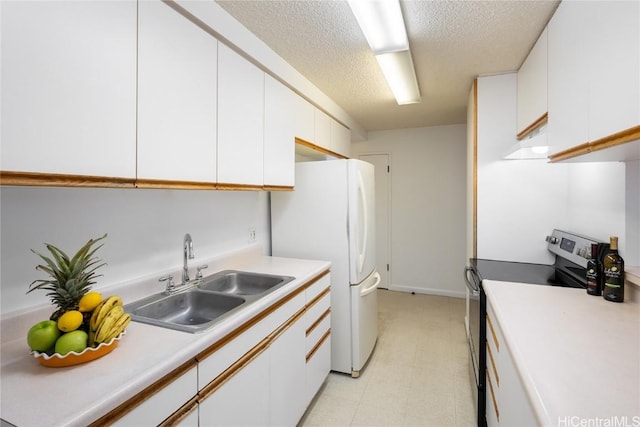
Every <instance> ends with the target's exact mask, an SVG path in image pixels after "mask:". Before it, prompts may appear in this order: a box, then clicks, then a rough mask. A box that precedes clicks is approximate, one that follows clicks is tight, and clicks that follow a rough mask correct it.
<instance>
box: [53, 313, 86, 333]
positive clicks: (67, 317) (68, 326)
mask: <svg viewBox="0 0 640 427" xmlns="http://www.w3.org/2000/svg"><path fill="white" fill-rule="evenodd" d="M82 320H83V316H82V313H80V312H79V311H78V310H70V311H67V312H66V313H65V314H63V315H62V316H60V318H59V319H58V329H60V330H61V331H62V332H70V331H75V330H76V329H78V328H79V327H80V325H82Z"/></svg>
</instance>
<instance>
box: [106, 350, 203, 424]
mask: <svg viewBox="0 0 640 427" xmlns="http://www.w3.org/2000/svg"><path fill="white" fill-rule="evenodd" d="M192 362H193V361H192ZM161 382H162V380H161ZM156 384H158V383H156ZM158 387H159V388H160V387H162V388H160V390H158V391H157V392H154V391H151V393H153V394H152V395H151V396H149V397H148V398H146V399H145V400H144V401H143V402H142V403H141V404H139V405H138V406H136V407H135V408H134V409H132V410H131V411H129V412H127V413H126V414H125V415H124V416H122V417H121V418H118V419H116V420H115V421H111V420H110V419H108V418H107V420H106V421H105V422H104V424H109V425H114V426H131V427H136V426H143V425H144V426H151V425H159V424H161V423H163V421H165V420H166V419H167V418H169V417H170V416H171V415H172V414H173V413H174V412H176V411H178V410H179V409H180V408H181V407H183V405H184V404H185V402H189V401H190V400H192V399H193V397H194V396H195V395H196V394H197V393H198V370H197V366H196V364H195V362H193V366H192V367H191V368H190V369H189V370H187V371H186V372H184V373H183V374H181V375H179V376H177V377H176V378H175V379H173V380H172V381H170V382H169V383H168V384H166V385H159V386H158ZM145 391H146V390H145ZM132 400H135V398H134V399H132ZM192 414H193V413H191V415H192ZM196 414H197V411H196ZM187 418H190V417H187ZM190 419H191V420H193V418H190ZM182 421H183V422H187V419H183V420H182ZM184 425H194V424H193V423H192V424H184Z"/></svg>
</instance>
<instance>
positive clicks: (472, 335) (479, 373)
mask: <svg viewBox="0 0 640 427" xmlns="http://www.w3.org/2000/svg"><path fill="white" fill-rule="evenodd" d="M546 240H547V249H548V250H549V251H550V252H551V253H553V254H554V255H555V263H554V264H553V265H546V264H530V263H524V262H510V261H501V260H490V259H477V258H471V259H470V260H469V265H468V266H466V267H465V269H464V279H465V282H466V284H467V301H466V306H467V314H466V317H465V327H466V329H467V341H468V345H469V374H470V376H471V384H472V389H473V394H474V397H475V402H476V404H477V406H476V413H477V423H478V426H479V427H484V426H486V418H485V408H486V388H485V385H486V320H485V319H486V312H487V301H486V295H485V293H484V289H483V288H482V281H483V280H498V281H503V282H517V283H527V284H531V285H542V286H562V287H572V288H582V289H585V292H586V282H587V281H586V265H587V259H588V258H589V257H590V256H591V253H590V252H591V244H592V243H597V244H598V257H599V258H600V259H601V260H602V257H604V254H605V253H606V252H607V250H608V246H609V245H608V244H606V243H602V242H600V241H597V240H594V239H592V238H589V237H584V236H580V235H577V234H573V233H568V232H566V231H561V230H553V233H552V234H551V236H547V238H546Z"/></svg>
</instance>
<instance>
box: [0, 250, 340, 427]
mask: <svg viewBox="0 0 640 427" xmlns="http://www.w3.org/2000/svg"><path fill="white" fill-rule="evenodd" d="M329 266H330V263H329V262H325V261H308V260H296V259H288V258H277V257H266V256H260V257H257V258H252V259H251V260H250V261H246V260H245V261H241V262H234V263H232V264H226V265H224V267H223V268H217V269H215V270H213V269H212V270H208V271H207V272H208V273H210V274H213V273H215V272H216V271H219V270H221V269H227V268H230V269H239V270H244V271H254V272H261V273H266V274H278V275H287V276H294V277H295V278H296V279H295V280H294V281H292V282H289V283H288V284H286V285H285V286H283V287H282V288H280V289H278V290H276V291H274V292H272V293H271V294H268V295H266V296H265V297H263V298H262V299H260V300H258V301H256V302H255V303H253V304H251V305H249V306H248V307H246V308H245V309H244V310H241V311H240V312H238V313H236V314H235V315H233V316H230V317H228V318H227V319H225V320H223V321H221V322H220V323H219V324H217V325H215V326H214V327H213V328H211V329H210V330H208V331H206V332H202V333H196V334H191V333H187V332H180V331H173V330H170V329H165V328H160V327H156V326H151V325H145V324H142V323H137V322H131V324H130V325H129V327H128V328H127V334H126V335H125V336H124V337H123V338H122V340H121V341H120V343H119V345H118V348H116V349H115V350H114V351H113V352H111V353H110V354H108V355H106V356H104V357H102V358H100V359H97V360H94V361H92V362H89V363H86V364H83V365H77V366H72V367H67V368H47V367H43V366H41V365H40V364H39V363H38V361H37V360H36V359H34V358H33V357H32V356H31V355H30V354H29V348H28V347H27V343H26V334H27V330H28V327H26V329H24V326H21V327H20V328H18V329H24V330H20V331H19V333H17V334H16V336H19V337H20V338H16V339H14V340H11V341H8V342H7V341H5V340H3V343H2V349H1V350H0V351H1V352H0V355H1V358H2V370H1V381H2V383H1V391H2V394H1V395H0V397H1V404H0V409H1V411H0V418H2V419H3V420H5V421H8V422H10V423H12V424H15V425H17V426H45V425H51V426H60V425H78V426H85V425H87V424H89V423H90V422H92V421H94V420H95V419H97V418H98V417H100V416H102V415H104V414H106V413H107V412H109V411H110V410H112V409H114V408H115V407H117V406H118V405H119V404H121V403H123V402H124V401H126V400H127V399H129V398H130V397H132V396H133V395H135V394H136V393H138V392H140V391H141V390H143V389H144V388H145V387H147V386H149V385H150V384H152V383H154V382H155V381H157V380H158V379H160V378H162V377H163V376H164V375H166V374H168V373H169V372H171V371H172V370H173V369H175V368H176V367H177V366H179V365H180V364H182V363H184V362H185V361H187V360H188V359H190V358H193V357H194V356H195V355H196V354H198V353H199V352H200V351H202V350H204V349H205V348H207V347H208V346H209V345H211V344H212V343H213V342H214V341H215V340H217V339H219V338H221V337H223V336H224V335H225V334H226V333H228V332H230V331H231V330H233V329H234V328H235V327H236V326H237V325H239V324H242V323H243V322H244V321H246V320H248V319H249V318H251V317H252V316H253V315H255V314H257V313H259V312H260V311H262V310H263V309H264V308H266V307H268V306H269V305H271V304H272V303H274V302H275V301H277V300H279V299H281V298H282V297H284V296H285V295H287V294H289V293H290V292H292V291H293V290H295V289H296V288H298V287H299V286H300V285H301V284H303V283H304V282H306V281H308V280H309V279H311V278H312V277H314V276H317V275H318V274H320V273H321V272H323V271H325V270H327V269H328V268H329ZM153 286H155V291H156V292H157V291H158V289H157V284H154V285H153ZM152 289H153V288H152ZM149 294H150V293H149ZM124 301H125V304H126V303H129V302H132V301H133V300H131V299H127V298H126V297H125V298H124ZM32 320H33V319H30V320H29V322H31V321H32ZM37 320H38V319H35V320H34V323H35V321H37ZM40 320H41V319H40ZM10 321H11V319H3V323H5V325H3V330H5V327H8V325H6V323H7V322H10ZM21 323H22V324H25V321H22V322H21ZM26 324H29V323H26Z"/></svg>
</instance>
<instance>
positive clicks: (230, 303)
mask: <svg viewBox="0 0 640 427" xmlns="http://www.w3.org/2000/svg"><path fill="white" fill-rule="evenodd" d="M293 279H295V277H291V276H275V275H271V274H260V273H249V272H245V271H236V270H224V271H221V272H219V273H216V274H213V275H211V276H209V277H205V278H204V279H197V280H194V281H192V282H189V284H188V285H187V286H185V287H184V288H182V289H181V286H184V285H181V286H179V287H178V288H177V290H176V291H175V293H171V294H167V293H165V292H162V293H158V294H155V295H152V296H150V297H147V298H143V299H141V300H138V301H135V302H133V303H131V304H127V305H126V306H125V307H124V308H125V311H126V312H127V313H130V314H131V319H132V320H134V321H136V322H141V323H147V324H150V325H155V326H161V327H164V328H169V329H175V330H179V331H185V332H200V331H203V330H205V329H208V328H209V327H211V326H213V325H214V324H215V323H216V322H219V321H220V320H222V319H224V318H225V317H227V316H229V315H231V314H232V313H235V312H236V311H238V310H240V309H242V308H243V307H244V306H246V305H247V304H250V303H252V302H254V301H257V300H259V299H260V298H262V297H264V296H265V295H267V294H268V293H270V292H273V291H275V290H276V289H278V288H280V287H282V286H283V285H285V284H286V283H289V282H290V281H292V280H293Z"/></svg>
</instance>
